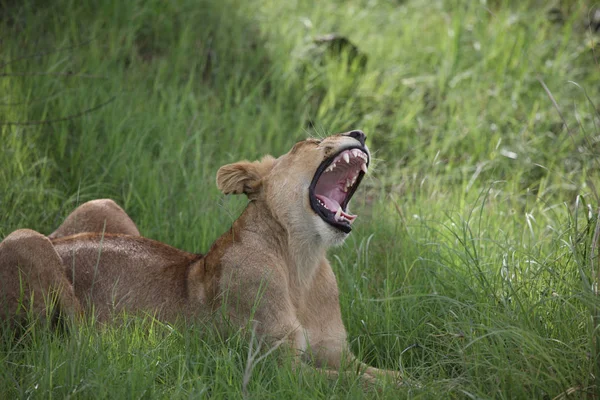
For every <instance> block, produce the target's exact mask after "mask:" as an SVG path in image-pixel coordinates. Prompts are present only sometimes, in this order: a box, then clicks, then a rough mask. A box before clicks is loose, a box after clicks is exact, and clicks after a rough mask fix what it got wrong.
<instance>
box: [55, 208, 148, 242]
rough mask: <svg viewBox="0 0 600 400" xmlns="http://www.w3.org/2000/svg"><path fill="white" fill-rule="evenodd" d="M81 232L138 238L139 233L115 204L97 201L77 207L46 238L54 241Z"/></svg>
mask: <svg viewBox="0 0 600 400" xmlns="http://www.w3.org/2000/svg"><path fill="white" fill-rule="evenodd" d="M83 232H105V233H121V234H125V235H132V236H140V231H139V230H138V228H137V226H135V223H134V222H133V221H132V220H131V218H129V215H127V214H126V213H125V211H123V209H122V208H121V207H119V205H118V204H117V203H115V202H114V201H113V200H111V199H98V200H91V201H88V202H87V203H84V204H82V205H80V206H79V207H77V208H76V209H75V211H73V212H72V213H71V214H69V216H68V217H67V218H66V219H65V221H64V222H63V223H62V224H61V225H60V227H59V228H58V229H57V230H55V231H54V232H52V233H51V234H50V235H49V236H48V237H49V238H50V239H56V238H59V237H63V236H69V235H74V234H76V233H83Z"/></svg>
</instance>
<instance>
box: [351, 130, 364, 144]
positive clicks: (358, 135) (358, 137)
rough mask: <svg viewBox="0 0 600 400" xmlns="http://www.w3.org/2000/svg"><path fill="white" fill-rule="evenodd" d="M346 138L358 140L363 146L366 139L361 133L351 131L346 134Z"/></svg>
mask: <svg viewBox="0 0 600 400" xmlns="http://www.w3.org/2000/svg"><path fill="white" fill-rule="evenodd" d="M348 136H350V137H351V138H354V139H356V140H358V141H359V142H360V144H362V145H363V146H364V145H365V140H366V139H367V136H366V135H365V133H364V132H363V131H351V132H349V133H348Z"/></svg>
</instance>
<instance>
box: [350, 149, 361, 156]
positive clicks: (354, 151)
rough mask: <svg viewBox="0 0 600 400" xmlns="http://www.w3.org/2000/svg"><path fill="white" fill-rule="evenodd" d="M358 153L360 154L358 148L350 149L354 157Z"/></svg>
mask: <svg viewBox="0 0 600 400" xmlns="http://www.w3.org/2000/svg"><path fill="white" fill-rule="evenodd" d="M359 154H360V152H359V150H358V149H352V155H353V156H354V157H358V155H359Z"/></svg>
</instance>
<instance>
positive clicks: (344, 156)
mask: <svg viewBox="0 0 600 400" xmlns="http://www.w3.org/2000/svg"><path fill="white" fill-rule="evenodd" d="M342 157H343V158H344V161H346V164H350V156H349V155H348V153H344V154H342Z"/></svg>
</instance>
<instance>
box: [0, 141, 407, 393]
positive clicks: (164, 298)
mask: <svg viewBox="0 0 600 400" xmlns="http://www.w3.org/2000/svg"><path fill="white" fill-rule="evenodd" d="M365 139H366V136H365V134H364V133H363V132H362V131H360V130H353V131H351V132H347V133H342V134H337V135H333V136H329V137H326V138H324V139H323V140H317V139H313V138H310V139H306V140H304V141H301V142H299V143H296V145H294V146H293V148H292V149H291V150H290V151H289V152H288V153H286V154H284V155H282V156H281V157H279V158H273V157H271V156H265V157H263V158H262V159H261V160H260V161H254V162H249V161H240V162H236V163H233V164H229V165H225V166H223V167H221V168H220V169H219V170H218V172H217V179H216V183H217V187H218V188H219V189H220V191H221V192H223V193H224V194H226V195H227V194H245V195H246V196H247V197H248V199H249V201H248V204H247V206H246V208H245V209H244V211H243V212H242V214H241V215H240V216H239V218H238V219H237V220H235V221H234V222H233V225H232V226H231V228H230V229H229V230H228V231H227V232H225V233H224V234H223V235H222V236H221V237H219V238H218V239H217V240H216V241H215V242H214V243H213V244H212V246H211V247H210V249H209V251H208V252H207V253H206V254H204V255H201V254H191V253H188V252H185V251H182V250H178V249H176V248H173V247H171V246H169V245H167V244H164V243H160V242H157V241H155V240H152V239H148V238H144V237H142V236H140V232H139V230H138V229H137V227H136V225H135V223H134V222H133V221H132V220H131V218H129V216H128V215H127V214H126V213H125V211H124V210H123V209H122V208H121V207H119V206H118V205H117V204H116V203H115V202H114V201H112V200H110V199H100V200H93V201H90V202H87V203H85V204H83V205H81V206H79V207H78V208H77V209H75V211H73V213H72V214H70V215H69V216H68V217H67V218H66V219H65V221H64V222H63V224H62V225H61V226H60V227H59V228H58V229H57V230H56V231H54V232H53V233H52V234H50V235H49V236H48V237H46V236H44V235H42V234H40V233H38V232H35V231H33V230H29V229H20V230H17V231H15V232H13V233H11V234H10V235H8V236H7V237H6V238H5V239H4V240H3V241H2V243H0V302H1V303H0V305H1V306H0V319H3V320H12V321H14V320H15V319H16V318H18V317H19V315H21V316H22V315H23V311H24V310H30V311H33V313H34V314H35V315H37V317H38V318H42V319H43V318H50V317H51V316H52V315H53V314H52V313H48V308H49V307H50V305H49V304H48V303H49V301H50V299H51V298H54V299H55V305H56V308H57V309H58V310H59V311H60V313H61V315H65V316H68V317H69V318H72V319H77V318H78V316H82V315H85V314H92V315H93V317H94V318H96V319H97V320H98V321H110V319H111V317H113V316H114V315H115V313H118V312H127V313H132V314H136V313H151V314H152V315H155V316H156V318H158V319H160V320H163V321H175V320H177V319H180V318H184V319H197V320H198V319H199V320H203V321H205V320H212V321H215V323H216V324H217V325H218V324H219V322H222V320H224V319H226V320H227V321H228V324H231V323H233V324H234V325H235V326H238V327H245V326H247V324H248V323H249V322H251V321H250V320H252V321H254V322H255V329H256V333H257V334H258V335H260V337H261V338H264V340H266V341H268V342H269V343H270V344H271V345H273V346H280V345H284V346H287V348H288V349H289V350H291V351H292V352H293V354H294V357H293V358H294V360H295V361H294V365H296V364H298V365H308V364H311V365H313V366H314V367H316V368H317V369H319V370H320V371H322V372H324V373H326V374H328V375H331V376H334V377H335V376H338V373H339V372H340V371H347V372H349V373H359V374H360V375H361V376H362V377H364V378H366V379H367V380H376V379H377V378H381V377H382V376H390V377H392V378H393V379H394V380H395V381H396V382H400V381H401V379H400V377H399V375H398V373H397V372H395V371H389V370H381V369H377V368H374V367H371V366H368V365H366V364H364V363H362V362H360V361H359V360H358V359H357V358H356V357H355V356H353V355H352V353H351V352H350V349H349V345H348V343H347V333H346V329H345V327H344V323H343V321H342V316H341V312H340V305H339V297H338V286H337V281H336V277H335V275H334V273H333V270H332V268H331V266H330V264H329V262H328V261H327V257H326V251H327V249H328V248H330V247H332V246H338V245H340V244H342V243H343V242H344V240H345V239H346V237H347V236H348V235H349V233H350V232H351V230H352V223H353V222H354V220H355V219H356V215H353V214H351V213H350V211H349V210H348V203H349V202H350V199H351V198H352V196H353V194H354V193H355V191H356V190H357V188H358V186H359V184H360V182H361V180H362V178H363V177H364V175H365V174H366V173H367V172H368V168H369V163H370V157H371V156H370V152H369V149H368V148H367V146H366V145H365ZM223 310H225V311H223ZM49 315H50V317H48V316H49Z"/></svg>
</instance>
